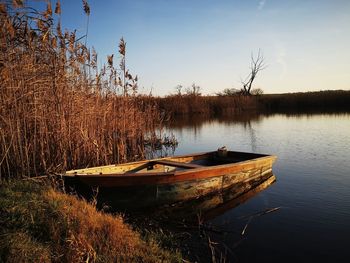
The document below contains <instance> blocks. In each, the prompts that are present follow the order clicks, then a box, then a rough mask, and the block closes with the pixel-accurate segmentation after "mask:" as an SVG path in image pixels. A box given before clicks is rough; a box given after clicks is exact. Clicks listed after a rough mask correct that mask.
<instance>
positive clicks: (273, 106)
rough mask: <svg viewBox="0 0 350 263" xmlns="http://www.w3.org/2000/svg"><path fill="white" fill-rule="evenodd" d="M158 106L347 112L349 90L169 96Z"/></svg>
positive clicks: (195, 111)
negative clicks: (249, 94) (247, 94)
mask: <svg viewBox="0 0 350 263" xmlns="http://www.w3.org/2000/svg"><path fill="white" fill-rule="evenodd" d="M156 100H157V104H158V105H159V107H160V109H162V110H163V111H165V112H167V113H169V114H171V115H173V116H178V115H196V116H197V117H198V116H199V115H204V116H223V115H233V114H234V115H242V114H247V113H250V114H251V113H253V114H256V113H290V112H295V113H313V112H315V113H327V112H334V113H337V112H349V111H350V91H349V90H326V91H317V92H300V93H285V94H266V95H265V94H262V95H254V96H243V95H241V94H235V95H221V96H200V95H198V96H193V95H170V96H167V97H165V98H157V99H156Z"/></svg>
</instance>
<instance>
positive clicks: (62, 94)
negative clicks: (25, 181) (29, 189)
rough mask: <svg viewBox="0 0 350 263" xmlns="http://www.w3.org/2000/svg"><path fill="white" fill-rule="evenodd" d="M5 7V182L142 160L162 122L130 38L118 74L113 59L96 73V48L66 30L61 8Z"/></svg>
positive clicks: (0, 50)
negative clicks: (148, 137)
mask: <svg viewBox="0 0 350 263" xmlns="http://www.w3.org/2000/svg"><path fill="white" fill-rule="evenodd" d="M17 2H18V3H20V1H14V3H17ZM0 7H1V8H0V21H1V25H2V27H1V29H0V45H1V46H0V57H1V59H0V90H1V92H0V113H1V118H0V142H1V143H0V145H1V146H0V177H1V178H2V177H7V176H10V175H13V176H16V175H21V176H25V175H27V176H29V175H31V174H39V173H42V172H45V171H55V170H64V169H70V168H73V167H74V168H77V167H85V166H89V165H102V164H106V163H113V162H123V161H126V160H127V159H128V160H130V159H131V160H132V159H137V158H141V157H142V156H143V155H144V145H143V142H144V137H145V134H146V133H148V134H157V133H156V130H158V129H159V128H160V127H161V123H162V120H163V119H164V117H162V116H160V115H159V114H158V111H157V107H156V105H155V104H154V101H153V100H152V99H150V98H148V97H141V96H139V95H138V94H137V76H132V75H131V74H130V72H129V71H128V70H127V68H126V65H125V56H126V53H125V48H126V44H125V42H124V40H123V39H122V40H121V41H120V45H119V55H120V57H121V63H120V65H119V68H116V67H115V66H114V65H113V62H114V61H113V55H111V56H109V57H108V61H107V64H106V65H103V66H102V67H98V65H97V64H98V63H97V61H98V59H97V53H96V52H95V50H94V49H92V50H90V49H89V48H87V47H86V46H85V45H84V44H83V43H82V42H81V41H80V40H79V38H78V36H77V35H76V31H73V32H69V31H64V32H63V31H62V30H61V25H60V19H61V18H60V8H58V9H57V8H56V15H55V14H53V12H52V9H51V6H50V5H48V7H47V9H46V10H45V11H44V12H39V11H35V10H33V9H31V8H29V7H26V6H24V5H22V4H19V5H18V4H16V5H12V4H11V3H10V2H5V3H1V6H0ZM85 9H86V8H85ZM88 11H89V10H88ZM87 14H88V13H87ZM55 21H57V23H56V22H55Z"/></svg>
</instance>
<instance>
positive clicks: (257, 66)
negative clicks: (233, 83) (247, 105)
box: [241, 49, 267, 96]
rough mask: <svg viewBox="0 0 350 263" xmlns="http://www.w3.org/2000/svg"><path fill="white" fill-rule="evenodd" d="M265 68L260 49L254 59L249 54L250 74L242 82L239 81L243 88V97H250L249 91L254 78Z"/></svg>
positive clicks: (252, 55)
mask: <svg viewBox="0 0 350 263" xmlns="http://www.w3.org/2000/svg"><path fill="white" fill-rule="evenodd" d="M266 67H267V66H266V64H265V61H264V56H263V55H262V53H261V50H260V49H259V51H258V55H257V56H256V57H254V54H253V53H252V54H251V61H250V73H249V74H248V76H247V77H246V78H245V80H244V81H243V80H241V84H242V86H243V88H242V93H243V95H246V96H250V95H251V89H252V86H253V82H254V80H255V78H256V76H257V75H258V73H259V72H260V71H261V70H264V69H265V68H266Z"/></svg>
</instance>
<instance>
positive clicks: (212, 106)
mask: <svg viewBox="0 0 350 263" xmlns="http://www.w3.org/2000/svg"><path fill="white" fill-rule="evenodd" d="M256 99H257V97H255V96H242V95H235V96H201V95H198V96H195V95H170V96H167V97H165V98H156V101H157V104H158V105H159V108H160V109H161V110H163V111H165V112H167V113H168V114H171V115H172V116H176V115H188V114H189V115H193V114H205V115H209V116H213V115H228V114H240V113H243V112H245V111H252V110H255V109H256V107H257V103H256Z"/></svg>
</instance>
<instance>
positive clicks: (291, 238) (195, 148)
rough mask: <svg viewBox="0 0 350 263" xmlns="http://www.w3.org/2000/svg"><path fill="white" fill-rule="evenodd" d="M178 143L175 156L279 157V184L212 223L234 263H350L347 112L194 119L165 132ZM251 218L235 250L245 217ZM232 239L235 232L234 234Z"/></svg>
mask: <svg viewBox="0 0 350 263" xmlns="http://www.w3.org/2000/svg"><path fill="white" fill-rule="evenodd" d="M167 133H169V134H170V133H173V134H174V135H175V136H176V138H177V139H178V141H179V145H178V147H177V148H176V149H175V152H174V154H175V155H178V154H187V153H193V152H202V151H212V150H216V149H217V148H219V147H221V146H224V145H225V146H226V147H227V148H228V149H229V150H234V151H247V152H257V153H268V154H274V155H277V157H278V159H277V162H276V163H275V165H274V167H273V173H274V174H275V176H276V178H277V181H276V182H275V183H274V184H273V185H271V186H270V187H268V188H267V189H266V190H264V191H262V192H260V193H259V194H258V195H256V196H254V197H253V198H251V199H249V200H248V201H246V202H245V203H244V204H242V205H240V206H238V207H236V208H233V209H231V210H228V211H226V212H225V213H223V214H221V215H218V216H217V217H215V218H214V219H212V220H211V221H210V222H209V223H210V224H211V225H212V226H215V227H220V229H223V230H224V231H225V234H216V235H214V236H213V237H212V238H213V239H215V240H217V241H218V242H221V243H223V244H224V246H225V247H226V248H227V249H226V250H228V251H229V252H227V251H226V257H227V259H229V260H232V261H238V262H252V261H260V262H264V261H270V262H271V261H274V262H277V261H280V262H286V261H290V262H316V261H323V262H345V261H346V262H348V258H349V252H348V251H349V248H348V245H349V244H350V114H327V115H322V114H317V115H282V114H276V115H255V116H239V117H225V118H216V119H215V118H214V119H205V118H192V119H191V118H189V119H182V120H176V121H174V122H173V123H172V124H171V125H170V126H169V127H168V130H167ZM278 207H280V209H278V210H277V211H274V212H272V213H268V214H265V215H263V216H258V217H254V218H253V219H252V220H251V221H250V223H249V225H248V226H247V228H246V231H245V234H244V237H243V238H242V239H241V240H240V243H239V245H238V246H236V244H237V233H240V232H241V230H242V229H243V228H244V226H245V225H246V223H247V219H246V218H247V217H246V216H247V215H251V214H254V213H259V212H261V211H264V210H266V209H270V208H278ZM230 233H235V234H230Z"/></svg>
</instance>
